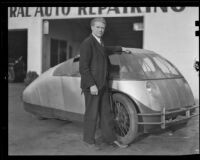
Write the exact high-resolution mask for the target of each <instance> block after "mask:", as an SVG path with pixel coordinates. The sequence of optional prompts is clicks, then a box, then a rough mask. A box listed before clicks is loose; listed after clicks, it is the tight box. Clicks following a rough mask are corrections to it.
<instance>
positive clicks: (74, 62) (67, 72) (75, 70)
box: [53, 55, 80, 77]
mask: <svg viewBox="0 0 200 160" xmlns="http://www.w3.org/2000/svg"><path fill="white" fill-rule="evenodd" d="M79 59H80V57H79V55H78V56H76V57H74V58H72V59H69V60H67V61H66V62H63V63H61V64H59V66H58V67H57V68H56V69H55V71H54V72H53V76H68V77H79V76H80V73H79Z"/></svg>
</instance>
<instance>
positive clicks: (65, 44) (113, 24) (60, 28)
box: [42, 16, 143, 71]
mask: <svg viewBox="0 0 200 160" xmlns="http://www.w3.org/2000/svg"><path fill="white" fill-rule="evenodd" d="M91 19H92V18H82V19H59V20H58V19H57V20H55V19H54V20H49V19H48V20H44V21H48V33H47V34H44V36H43V62H42V64H43V69H42V70H43V71H45V70H47V69H48V68H50V67H53V66H55V65H56V64H58V63H61V62H62V61H64V60H67V59H69V58H72V57H74V56H75V55H77V54H79V46H80V44H81V42H82V41H83V40H84V39H85V38H86V37H87V36H89V35H90V33H91V28H90V21H91ZM105 19H106V22H107V27H106V29H105V33H104V36H103V40H104V43H105V45H108V46H109V45H110V46H112V45H120V46H123V47H133V48H143V16H138V17H106V18H105ZM63 58H64V59H63Z"/></svg>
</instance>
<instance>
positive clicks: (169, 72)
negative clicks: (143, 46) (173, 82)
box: [153, 57, 179, 77]
mask: <svg viewBox="0 0 200 160" xmlns="http://www.w3.org/2000/svg"><path fill="white" fill-rule="evenodd" d="M153 59H154V61H155V62H156V64H157V65H158V66H159V68H160V69H161V70H162V71H163V72H164V73H165V74H166V76H167V77H172V76H174V75H179V73H178V71H176V69H175V68H174V67H173V66H172V65H170V64H169V63H168V62H167V61H165V60H164V59H162V58H160V57H154V58H153Z"/></svg>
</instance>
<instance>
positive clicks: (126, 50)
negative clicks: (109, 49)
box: [122, 47, 131, 54]
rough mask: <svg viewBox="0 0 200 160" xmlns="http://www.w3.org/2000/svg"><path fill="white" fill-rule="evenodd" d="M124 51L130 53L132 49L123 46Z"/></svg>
mask: <svg viewBox="0 0 200 160" xmlns="http://www.w3.org/2000/svg"><path fill="white" fill-rule="evenodd" d="M122 52H125V53H128V54H131V50H130V49H128V48H126V47H122Z"/></svg>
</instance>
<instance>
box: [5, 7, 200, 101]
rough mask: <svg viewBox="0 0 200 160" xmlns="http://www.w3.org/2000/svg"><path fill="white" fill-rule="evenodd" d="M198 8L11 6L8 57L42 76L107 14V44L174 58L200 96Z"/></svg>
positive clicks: (74, 52) (75, 49)
mask: <svg viewBox="0 0 200 160" xmlns="http://www.w3.org/2000/svg"><path fill="white" fill-rule="evenodd" d="M198 15H199V8H198V7H8V48H9V49H8V51H9V52H8V55H9V57H11V58H18V57H20V56H23V59H24V62H25V64H26V65H25V66H26V71H36V72H37V73H38V74H41V73H42V72H44V71H46V70H47V69H49V68H50V67H53V66H55V65H56V64H58V63H61V62H63V61H65V60H67V59H69V58H71V57H73V56H75V55H77V54H79V46H80V43H81V42H82V41H83V39H84V38H85V37H87V36H88V35H89V34H90V32H91V30H90V20H91V19H92V18H93V17H99V16H101V17H105V19H106V21H107V24H108V25H107V28H106V30H105V34H104V42H105V44H106V45H121V46H123V47H134V48H143V49H148V50H153V51H155V52H157V53H159V54H161V55H162V56H164V57H165V58H167V59H168V60H170V61H171V62H172V63H173V64H175V66H176V67H177V68H178V69H179V70H180V71H181V73H182V74H183V75H184V76H185V78H186V80H187V81H188V83H189V84H190V86H191V88H192V91H193V94H194V96H195V98H196V99H199V89H198V88H199V75H198V73H197V72H196V71H195V70H194V67H193V64H194V61H195V59H199V54H198V53H199V37H198V36H195V32H196V31H197V30H198V28H197V26H195V21H199V16H198Z"/></svg>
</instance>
